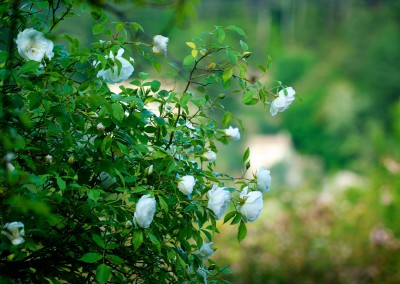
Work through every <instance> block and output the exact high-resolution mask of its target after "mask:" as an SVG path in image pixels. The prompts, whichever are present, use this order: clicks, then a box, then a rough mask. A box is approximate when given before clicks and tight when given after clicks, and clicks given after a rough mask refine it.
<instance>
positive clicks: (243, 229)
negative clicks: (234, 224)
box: [237, 221, 247, 242]
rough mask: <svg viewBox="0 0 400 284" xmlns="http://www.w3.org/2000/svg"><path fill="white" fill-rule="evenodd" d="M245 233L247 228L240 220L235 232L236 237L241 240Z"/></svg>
mask: <svg viewBox="0 0 400 284" xmlns="http://www.w3.org/2000/svg"><path fill="white" fill-rule="evenodd" d="M246 235H247V228H246V224H245V223H244V222H243V221H242V222H240V225H239V230H238V234H237V239H238V241H239V242H241V241H242V240H243V239H244V238H245V237H246Z"/></svg>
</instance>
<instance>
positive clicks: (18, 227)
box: [1, 222, 25, 246]
mask: <svg viewBox="0 0 400 284" xmlns="http://www.w3.org/2000/svg"><path fill="white" fill-rule="evenodd" d="M4 229H6V230H7V231H1V233H2V234H3V235H5V236H6V237H7V238H8V239H9V240H10V241H11V243H12V244H13V245H14V246H16V245H19V244H22V243H23V242H24V241H25V240H24V238H23V236H25V229H24V224H23V223H22V222H12V223H6V224H5V225H4Z"/></svg>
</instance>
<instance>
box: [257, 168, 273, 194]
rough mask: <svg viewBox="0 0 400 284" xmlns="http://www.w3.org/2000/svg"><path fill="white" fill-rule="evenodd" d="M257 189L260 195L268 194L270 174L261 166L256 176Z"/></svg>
mask: <svg viewBox="0 0 400 284" xmlns="http://www.w3.org/2000/svg"><path fill="white" fill-rule="evenodd" d="M256 177H257V189H258V190H259V191H261V192H262V193H265V192H268V191H269V189H270V187H271V174H270V171H269V170H267V169H266V168H265V167H264V166H261V167H260V168H259V169H258V171H257V174H256Z"/></svg>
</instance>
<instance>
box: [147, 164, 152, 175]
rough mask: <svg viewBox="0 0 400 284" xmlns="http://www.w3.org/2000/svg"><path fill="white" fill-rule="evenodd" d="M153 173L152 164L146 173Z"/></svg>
mask: <svg viewBox="0 0 400 284" xmlns="http://www.w3.org/2000/svg"><path fill="white" fill-rule="evenodd" d="M152 173H153V165H150V166H149V167H148V168H147V169H146V174H147V175H151V174H152Z"/></svg>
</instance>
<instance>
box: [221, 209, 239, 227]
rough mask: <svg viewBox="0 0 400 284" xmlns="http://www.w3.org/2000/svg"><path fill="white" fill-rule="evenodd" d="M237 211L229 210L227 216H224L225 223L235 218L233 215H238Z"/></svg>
mask: <svg viewBox="0 0 400 284" xmlns="http://www.w3.org/2000/svg"><path fill="white" fill-rule="evenodd" d="M236 213H237V212H236V211H231V212H229V213H228V214H226V215H225V218H224V224H225V223H226V222H228V221H229V220H230V219H232V218H233V216H235V215H236Z"/></svg>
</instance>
